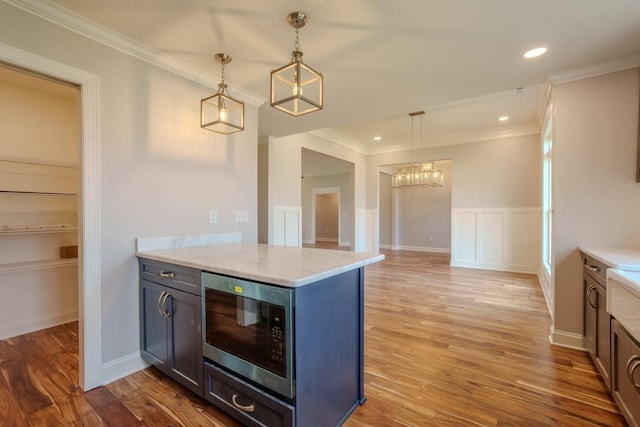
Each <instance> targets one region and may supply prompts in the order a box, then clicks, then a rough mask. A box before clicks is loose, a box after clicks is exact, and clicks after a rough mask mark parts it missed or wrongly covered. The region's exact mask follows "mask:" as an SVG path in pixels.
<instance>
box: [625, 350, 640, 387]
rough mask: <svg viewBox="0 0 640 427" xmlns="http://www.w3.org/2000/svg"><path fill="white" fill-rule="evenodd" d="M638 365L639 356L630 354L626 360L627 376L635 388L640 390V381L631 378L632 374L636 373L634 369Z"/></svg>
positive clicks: (639, 362) (639, 361) (639, 365)
mask: <svg viewBox="0 0 640 427" xmlns="http://www.w3.org/2000/svg"><path fill="white" fill-rule="evenodd" d="M639 367H640V356H631V357H630V358H629V361H628V362H627V376H628V377H629V381H631V384H632V385H633V386H634V387H635V388H636V390H638V391H640V383H637V382H635V380H634V379H633V376H634V374H635V373H636V369H638V368H639Z"/></svg>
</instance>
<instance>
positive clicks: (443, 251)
mask: <svg viewBox="0 0 640 427" xmlns="http://www.w3.org/2000/svg"><path fill="white" fill-rule="evenodd" d="M383 246H388V249H391V250H393V251H417V252H433V253H438V254H450V253H451V249H449V248H431V247H428V246H407V245H396V246H391V245H380V247H383Z"/></svg>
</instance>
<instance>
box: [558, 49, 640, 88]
mask: <svg viewBox="0 0 640 427" xmlns="http://www.w3.org/2000/svg"><path fill="white" fill-rule="evenodd" d="M635 67H640V54H633V55H627V56H623V57H620V58H616V59H614V60H611V61H606V62H601V63H599V64H594V65H589V66H587V67H582V68H577V69H575V70H569V71H560V72H557V73H551V74H549V77H548V80H549V81H550V82H551V83H552V84H554V85H559V84H564V83H570V82H573V81H577V80H583V79H588V78H590V77H597V76H601V75H603V74H609V73H615V72H617V71H624V70H628V69H629V68H635Z"/></svg>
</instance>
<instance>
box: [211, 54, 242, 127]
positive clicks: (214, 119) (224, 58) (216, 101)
mask: <svg viewBox="0 0 640 427" xmlns="http://www.w3.org/2000/svg"><path fill="white" fill-rule="evenodd" d="M215 59H216V61H217V62H218V63H219V64H220V65H221V66H222V75H221V81H220V83H219V84H218V93H216V94H215V95H213V96H210V97H208V98H204V99H202V100H201V101H200V127H201V128H203V129H207V130H211V131H213V132H217V133H221V134H223V135H229V134H231V133H234V132H239V131H241V130H244V103H243V102H242V101H238V100H237V99H235V98H232V97H231V96H229V92H228V91H227V85H226V83H225V82H224V66H225V65H227V64H228V63H229V62H231V56H229V55H227V54H224V53H216V56H215Z"/></svg>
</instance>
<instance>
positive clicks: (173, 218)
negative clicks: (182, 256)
mask: <svg viewBox="0 0 640 427" xmlns="http://www.w3.org/2000/svg"><path fill="white" fill-rule="evenodd" d="M0 42H1V43H4V44H7V45H10V46H13V47H16V48H19V49H22V50H25V51H28V52H31V53H34V54H36V55H39V56H42V57H46V58H49V59H52V60H55V61H58V62H60V63H63V64H67V65H70V66H72V67H74V68H77V69H81V70H84V71H87V72H89V73H92V74H95V75H97V76H98V78H99V95H98V96H99V97H98V101H99V108H98V113H99V116H98V118H97V120H98V123H99V126H98V129H99V132H100V133H99V141H100V145H99V156H100V182H99V186H98V187H99V188H100V194H99V197H98V199H99V206H100V212H99V217H100V230H99V232H100V243H101V259H100V261H99V263H100V268H101V297H102V299H101V303H102V319H101V323H102V363H103V366H104V364H107V363H108V362H112V361H118V360H119V359H120V358H126V357H134V356H135V355H136V354H138V353H139V351H140V340H139V330H138V323H139V317H138V288H137V283H138V272H137V264H136V257H135V238H136V237H154V236H166V235H182V234H199V233H215V232H234V231H237V232H241V233H242V240H243V241H246V242H255V241H256V240H257V225H256V224H257V223H256V217H257V188H256V187H257V186H256V181H257V172H256V171H257V116H258V113H257V107H255V106H252V105H246V118H245V131H244V132H241V133H237V134H234V135H232V136H227V137H225V136H222V135H218V134H215V133H213V132H209V131H206V130H202V129H200V124H199V118H200V111H199V110H200V99H201V98H203V97H205V96H208V95H211V94H213V93H215V91H216V88H214V87H204V86H202V85H200V84H197V83H194V82H193V81H190V80H187V79H186V78H183V77H180V76H177V75H175V74H173V73H170V72H168V71H166V70H164V69H160V68H158V67H155V66H152V65H150V64H149V63H147V62H145V61H142V60H139V59H136V58H133V57H131V56H128V55H126V54H124V53H122V52H120V51H117V50H115V49H112V48H109V47H107V46H105V45H103V44H100V43H97V42H95V41H93V40H91V39H88V38H85V37H83V36H81V35H79V34H77V33H74V32H72V31H69V30H66V29H63V28H61V27H59V26H56V25H54V24H53V23H51V22H49V21H45V20H42V19H39V18H37V17H35V16H33V15H30V14H28V13H26V12H23V11H21V10H19V9H17V8H14V7H12V6H10V5H8V4H7V3H4V2H0ZM210 209H217V210H218V223H217V224H209V221H208V212H209V210H210ZM238 209H241V210H247V211H248V212H249V218H250V221H249V223H246V224H236V223H235V222H234V211H235V210H238Z"/></svg>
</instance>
